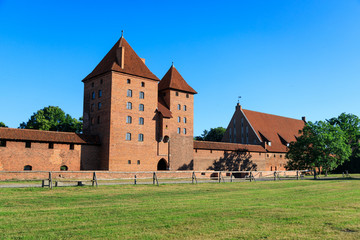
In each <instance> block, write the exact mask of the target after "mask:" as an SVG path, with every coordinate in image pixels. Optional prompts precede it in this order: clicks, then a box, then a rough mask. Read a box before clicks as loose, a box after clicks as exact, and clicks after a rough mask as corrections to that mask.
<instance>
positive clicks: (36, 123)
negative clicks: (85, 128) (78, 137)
mask: <svg viewBox="0 0 360 240" xmlns="http://www.w3.org/2000/svg"><path fill="white" fill-rule="evenodd" d="M19 128H22V129H39V130H47V131H59V132H77V133H80V132H81V131H82V118H80V119H79V120H77V119H76V118H72V117H71V116H70V115H69V114H65V112H64V111H63V110H62V109H61V108H59V107H54V106H49V107H45V108H43V109H40V110H39V111H37V112H36V113H34V114H33V115H32V116H31V117H30V119H29V120H28V122H27V123H25V122H23V123H21V124H20V127H19Z"/></svg>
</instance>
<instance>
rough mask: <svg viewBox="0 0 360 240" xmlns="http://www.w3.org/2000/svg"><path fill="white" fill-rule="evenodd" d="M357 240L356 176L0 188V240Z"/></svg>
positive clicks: (359, 197) (359, 184) (359, 189)
mask: <svg viewBox="0 0 360 240" xmlns="http://www.w3.org/2000/svg"><path fill="white" fill-rule="evenodd" d="M303 238H305V239H340V238H341V239H360V180H318V181H312V180H303V181H277V182H252V183H250V182H245V183H221V184H217V183H210V184H207V183H206V184H205V183H204V184H198V185H192V184H174V185H160V186H159V187H157V186H152V185H136V186H134V185H127V186H100V187H98V188H92V187H63V188H56V189H53V190H49V189H41V188H25V189H0V239H303Z"/></svg>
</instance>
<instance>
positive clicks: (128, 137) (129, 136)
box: [126, 133, 131, 141]
mask: <svg viewBox="0 0 360 240" xmlns="http://www.w3.org/2000/svg"><path fill="white" fill-rule="evenodd" d="M126 141H131V133H126Z"/></svg>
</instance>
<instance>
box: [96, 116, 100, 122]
mask: <svg viewBox="0 0 360 240" xmlns="http://www.w3.org/2000/svg"><path fill="white" fill-rule="evenodd" d="M97 123H98V124H100V116H98V117H97Z"/></svg>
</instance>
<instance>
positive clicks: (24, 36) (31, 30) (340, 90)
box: [0, 0, 360, 135]
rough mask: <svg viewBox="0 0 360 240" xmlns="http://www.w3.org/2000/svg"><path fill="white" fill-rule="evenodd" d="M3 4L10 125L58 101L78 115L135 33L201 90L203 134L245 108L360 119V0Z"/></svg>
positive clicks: (161, 63)
mask: <svg viewBox="0 0 360 240" xmlns="http://www.w3.org/2000/svg"><path fill="white" fill-rule="evenodd" d="M152 2H155V1H135V0H133V1H104V0H103V1H98V2H95V1H6V0H5V1H4V0H0V79H1V80H0V83H1V85H0V86H1V94H0V102H1V105H0V121H3V122H4V123H5V124H7V125H8V126H9V127H18V126H19V124H20V123H21V122H23V121H27V120H28V118H29V117H30V116H31V115H32V114H33V112H36V111H37V110H39V109H41V108H43V107H45V106H48V105H55V106H59V107H61V108H62V109H63V110H64V111H65V112H66V113H69V114H70V115H71V116H73V117H76V118H78V117H80V116H81V115H82V108H83V83H82V82H81V80H82V79H83V78H84V77H85V76H86V75H87V74H88V73H90V72H91V71H92V70H93V68H94V67H95V66H96V65H97V64H98V62H99V61H100V60H101V59H102V57H103V56H104V55H105V54H106V53H107V52H108V50H110V48H111V47H112V46H113V44H114V43H115V42H116V41H117V40H118V38H119V37H120V35H121V30H122V29H124V31H125V38H126V39H127V41H128V42H129V43H130V45H131V46H132V47H133V48H134V50H135V51H136V52H137V53H138V55H139V56H140V57H143V58H146V63H147V66H148V67H149V68H150V70H151V71H152V72H153V73H154V74H155V75H157V76H158V77H159V78H162V77H163V75H164V74H165V73H166V71H167V70H168V68H169V67H170V65H171V62H172V61H174V63H175V66H176V68H177V69H178V70H179V72H180V73H181V74H182V76H183V77H184V78H185V80H186V81H187V82H188V83H189V84H190V85H191V86H192V87H193V88H194V89H195V90H196V91H198V93H199V94H198V95H196V96H195V114H194V118H195V119H194V122H195V124H194V129H195V131H194V134H195V135H199V134H201V133H202V131H203V130H204V129H209V128H211V127H217V126H223V127H227V125H228V122H229V121H230V118H231V116H232V114H233V112H234V109H235V105H236V102H237V97H238V96H242V99H241V104H242V106H243V108H245V109H250V110H255V111H261V112H266V113H271V114H276V115H281V116H287V117H292V118H298V119H300V118H301V116H306V117H307V119H308V120H311V121H316V120H324V119H328V118H331V117H334V116H337V115H339V114H340V113H342V112H347V113H353V114H356V115H358V116H359V115H360V104H359V102H360V101H359V100H360V94H359V92H360V0H312V1H310V0H283V1H277V0H271V1H269V0H246V1H245V0H238V1H156V3H152Z"/></svg>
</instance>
